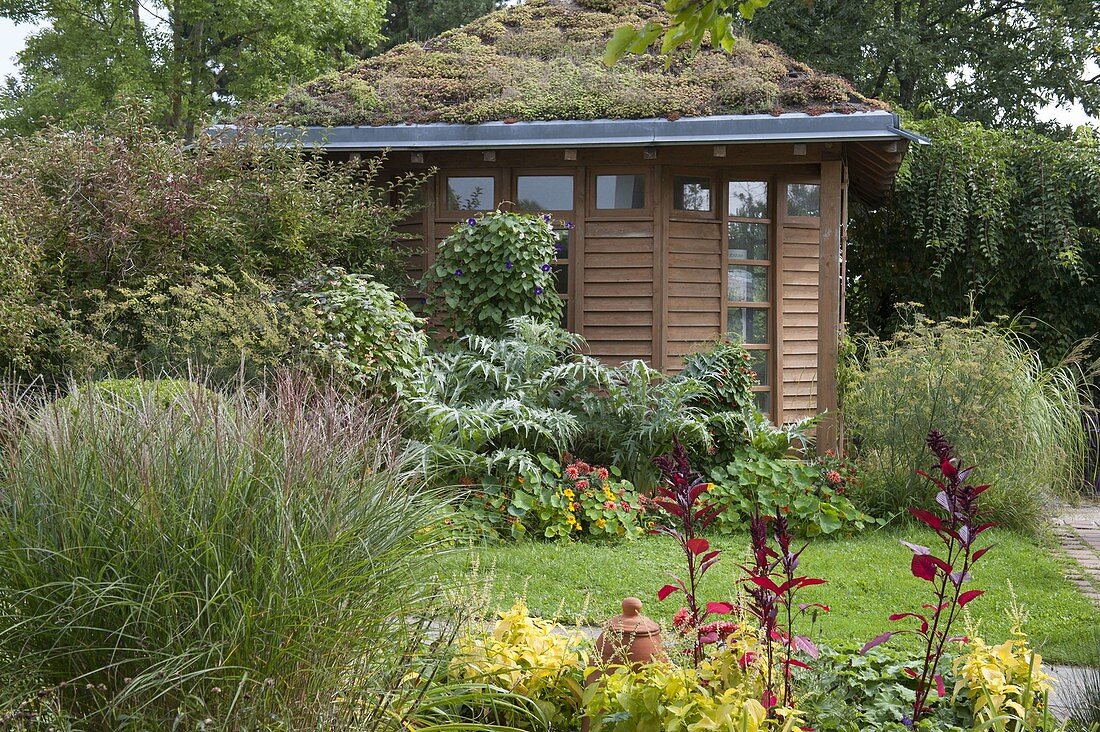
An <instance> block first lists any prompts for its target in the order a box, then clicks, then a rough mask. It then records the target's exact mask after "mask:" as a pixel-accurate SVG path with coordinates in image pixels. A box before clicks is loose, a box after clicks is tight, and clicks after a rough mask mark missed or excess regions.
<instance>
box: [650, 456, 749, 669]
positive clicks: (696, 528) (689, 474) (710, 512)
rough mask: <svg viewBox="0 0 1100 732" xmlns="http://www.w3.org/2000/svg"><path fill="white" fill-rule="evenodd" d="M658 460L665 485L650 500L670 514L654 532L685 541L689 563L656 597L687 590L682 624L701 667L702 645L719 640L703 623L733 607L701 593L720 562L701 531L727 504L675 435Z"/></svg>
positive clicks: (683, 544)
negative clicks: (711, 498)
mask: <svg viewBox="0 0 1100 732" xmlns="http://www.w3.org/2000/svg"><path fill="white" fill-rule="evenodd" d="M653 463H654V464H655V465H656V466H657V468H658V469H659V470H660V471H661V473H662V474H663V475H664V479H665V482H664V485H662V486H658V488H657V496H656V497H654V498H653V499H652V500H651V501H650V503H651V505H653V506H654V507H656V508H657V509H658V510H659V511H661V512H662V513H663V514H665V516H666V518H667V519H669V520H668V521H667V523H660V524H658V525H657V526H656V527H655V528H654V532H655V533H658V534H664V535H665V536H671V537H672V538H673V539H675V540H676V542H677V543H678V544H679V545H680V548H681V549H682V550H683V553H684V560H685V562H686V564H687V573H686V574H685V577H684V578H681V577H679V576H678V575H672V578H673V580H675V583H674V584H668V585H665V586H664V587H662V588H661V589H660V590H658V592H657V599H658V600H664V599H665V598H667V597H668V596H669V595H671V594H673V593H674V592H677V591H680V592H683V593H684V596H685V602H686V603H687V606H686V609H687V613H688V617H687V618H686V619H685V622H684V623H683V624H684V625H686V626H687V627H688V628H689V629H690V630H691V640H692V645H691V659H692V662H693V663H694V664H695V665H696V666H698V665H699V662H700V661H702V660H703V647H704V646H705V645H707V644H708V643H715V642H717V641H718V640H720V632H719V631H718V630H705V629H704V623H705V621H706V619H707V618H708V617H709V616H711V615H728V614H729V613H731V612H733V606H732V605H730V604H729V603H728V602H708V603H706V604H705V605H703V604H702V602H701V600H700V599H699V597H698V595H697V592H698V589H699V583H700V581H701V580H702V579H703V575H705V574H706V573H707V570H709V569H710V568H711V567H713V566H714V564H715V563H716V562H717V561H718V557H719V555H720V554H721V552H720V551H719V550H717V549H713V550H712V549H711V548H710V542H709V541H707V540H706V539H704V538H702V537H700V536H698V533H699V532H701V531H702V530H703V529H705V528H706V527H708V526H710V524H711V523H712V522H713V521H714V519H716V518H717V517H718V514H720V513H722V511H723V510H724V509H725V507H719V506H715V505H714V504H712V503H709V502H707V501H705V500H702V499H703V497H704V496H705V495H706V494H707V491H708V489H709V488H710V484H709V483H707V482H706V481H705V480H703V479H702V478H700V477H699V475H698V474H697V473H696V472H695V471H693V470H692V469H691V465H690V464H689V462H688V458H687V451H686V450H684V446H683V445H681V444H680V441H679V440H675V441H674V444H673V449H672V454H670V455H662V456H660V457H658V458H655V459H654V461H653Z"/></svg>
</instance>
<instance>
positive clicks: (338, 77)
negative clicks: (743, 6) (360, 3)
mask: <svg viewBox="0 0 1100 732" xmlns="http://www.w3.org/2000/svg"><path fill="white" fill-rule="evenodd" d="M662 12H663V11H661V9H660V4H659V3H656V2H649V1H648V0H526V2H523V3H522V4H519V5H515V6H511V7H508V8H505V9H503V10H498V11H496V12H493V13H490V14H489V15H486V16H484V17H482V18H479V19H478V20H475V21H474V22H472V23H470V24H469V25H466V26H463V27H461V28H456V29H454V30H450V31H447V32H446V33H443V34H442V35H440V36H437V37H436V38H433V39H431V40H428V41H426V42H424V43H406V44H404V45H401V46H398V47H396V48H394V49H392V50H390V51H388V52H387V53H385V54H382V55H380V56H377V57H375V58H371V59H368V60H366V61H364V62H362V63H360V64H358V65H357V66H354V67H352V68H350V69H347V70H344V71H340V72H336V73H332V74H327V75H325V76H321V77H319V78H317V79H314V80H313V81H311V82H309V83H307V84H305V85H302V86H296V87H294V88H292V89H291V90H290V91H289V92H288V93H287V94H286V96H285V97H284V98H282V99H281V100H279V101H277V102H275V103H274V104H272V105H271V106H269V107H268V108H267V109H266V110H265V111H264V112H263V113H262V115H261V121H262V122H265V123H275V122H278V123H284V124H291V125H303V126H305V125H320V126H336V125H384V124H402V123H427V122H460V123H478V122H487V121H505V122H508V121H519V120H568V119H576V120H582V119H605V118H606V119H647V118H653V117H668V118H672V119H675V118H676V117H680V116H708V115H717V114H752V113H771V114H780V113H783V112H808V113H810V114H820V113H823V112H855V111H864V110H868V109H880V108H883V107H884V105H883V104H882V103H881V102H878V101H875V100H869V99H867V98H865V97H862V96H860V95H859V94H857V93H856V92H855V91H854V90H853V89H852V87H851V85H850V84H849V83H848V82H847V81H845V80H844V79H841V78H840V77H837V76H832V75H828V74H819V73H817V72H815V71H814V70H813V69H811V68H809V67H808V66H805V65H804V64H801V63H798V62H796V61H793V60H792V59H790V58H788V57H787V56H786V55H785V54H784V53H783V52H782V51H780V50H779V49H778V48H777V47H775V46H774V45H771V44H768V43H753V42H751V41H748V40H741V41H739V42H738V43H737V45H736V46H735V47H734V50H733V52H732V53H726V52H724V51H722V50H717V49H714V48H710V47H708V46H706V45H704V47H703V48H702V49H701V50H700V51H699V52H698V53H697V54H696V55H695V56H693V57H689V56H686V55H679V56H676V57H674V58H673V59H672V61H671V63H668V62H667V61H666V59H664V58H662V57H660V56H658V55H657V54H656V53H653V52H651V53H650V54H648V55H642V56H628V57H626V58H624V59H623V60H622V61H620V62H619V63H618V64H616V65H615V66H613V67H611V68H608V67H606V66H604V64H603V63H602V58H603V54H604V47H605V46H606V44H607V41H608V40H609V39H610V38H611V35H612V34H613V33H614V31H615V29H616V28H618V27H619V26H621V25H624V24H631V25H641V24H643V23H644V22H645V21H646V20H649V19H654V18H657V19H660V16H661V14H662Z"/></svg>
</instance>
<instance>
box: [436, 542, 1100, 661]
mask: <svg viewBox="0 0 1100 732" xmlns="http://www.w3.org/2000/svg"><path fill="white" fill-rule="evenodd" d="M984 536H988V537H989V539H990V540H991V541H992V542H993V543H995V544H996V546H995V547H994V548H993V550H992V551H990V552H989V553H988V554H987V555H986V556H985V557H983V559H982V561H981V563H980V564H979V565H978V568H977V571H976V572H975V574H974V582H973V584H972V585H971V586H972V587H973V588H976V589H984V590H986V594H985V595H984V596H982V597H980V598H978V599H977V600H975V601H974V602H973V603H971V604H970V605H969V606H968V609H970V610H971V611H972V613H973V617H974V620H975V621H979V622H980V633H981V634H982V636H983V637H985V638H986V640H994V639H1001V638H1003V637H1004V636H1005V635H1006V633H1007V632H1008V628H1009V625H1010V620H1009V617H1008V609H1009V607H1010V605H1011V603H1012V594H1011V590H1010V583H1011V586H1012V587H1013V588H1014V589H1015V592H1016V597H1017V599H1018V601H1019V604H1020V606H1021V607H1022V608H1024V610H1025V611H1026V612H1027V614H1028V616H1029V621H1028V623H1027V625H1026V626H1025V627H1026V629H1027V631H1028V632H1029V634H1030V635H1031V638H1032V641H1033V643H1034V644H1035V646H1036V647H1037V649H1038V650H1039V652H1040V653H1042V654H1043V655H1044V657H1045V658H1046V659H1047V660H1050V661H1055V662H1062V663H1087V662H1088V661H1089V659H1090V658H1093V657H1094V656H1095V653H1096V650H1097V649H1096V648H1095V647H1093V648H1091V649H1090V648H1089V641H1088V638H1089V637H1091V636H1092V633H1091V632H1088V631H1090V630H1091V629H1093V628H1096V627H1098V625H1100V612H1098V611H1097V610H1096V608H1095V607H1094V606H1093V605H1092V604H1091V603H1089V601H1088V600H1086V599H1085V598H1084V597H1083V596H1082V595H1080V594H1079V593H1078V592H1077V591H1076V590H1075V589H1074V587H1073V586H1072V585H1071V584H1070V583H1069V582H1067V581H1066V580H1065V579H1064V578H1063V576H1062V566H1063V562H1064V561H1066V560H1065V559H1063V558H1061V557H1058V556H1056V555H1055V554H1054V553H1053V552H1052V551H1051V549H1049V548H1048V547H1045V546H1043V545H1042V543H1041V542H1038V541H1036V540H1035V539H1033V538H1031V537H1027V536H1024V535H1021V534H1016V533H1012V532H1009V531H1003V530H994V531H990V532H988V533H987V534H985V535H984ZM903 537H908V538H909V539H910V540H912V541H914V542H917V543H925V544H930V543H931V542H933V541H934V540H935V537H932V536H930V535H927V532H923V533H922V532H921V531H920V530H919V529H913V530H910V531H907V532H904V533H902V532H898V531H896V530H893V529H889V530H882V531H878V532H868V533H865V534H863V535H860V536H857V537H854V538H846V539H821V540H817V541H815V542H814V543H813V544H811V546H810V547H809V548H808V549H807V550H806V552H805V553H804V554H803V563H802V570H803V572H804V573H805V574H809V575H811V576H818V577H822V578H825V579H826V580H828V583H827V584H825V585H822V586H820V587H812V588H808V589H807V590H805V591H804V592H805V594H804V595H802V596H801V599H803V600H806V601H816V602H823V603H826V604H828V605H830V606H831V607H832V613H831V614H829V615H827V616H825V618H824V619H822V620H820V621H819V622H818V626H817V629H816V631H815V635H816V636H817V637H818V638H819V640H822V641H824V642H826V643H837V642H840V641H850V642H863V641H865V640H867V639H870V638H872V637H874V636H875V635H877V634H878V633H880V632H882V631H883V630H887V629H890V628H891V627H896V625H895V624H892V623H890V622H889V621H888V619H887V616H889V615H890V613H892V612H898V611H903V610H914V609H918V608H919V606H920V603H921V602H925V601H928V599H929V595H928V594H927V590H928V584H927V583H926V582H924V581H922V580H917V579H915V578H914V577H912V576H911V575H910V573H909V562H910V559H911V556H912V554H911V553H910V551H909V550H908V549H906V548H905V547H902V546H901V545H900V544H899V543H898V540H899V539H900V538H903ZM746 544H747V541H746V538H745V537H743V536H735V537H726V538H718V539H715V540H713V541H712V545H713V546H715V547H716V548H720V549H723V550H725V554H724V555H723V558H722V561H720V562H719V563H718V565H717V566H715V568H714V569H713V570H711V572H710V573H709V574H708V575H707V577H706V580H705V581H704V585H703V592H702V594H703V595H704V597H705V598H706V599H707V600H722V599H729V598H730V597H731V595H732V594H733V593H734V592H735V590H734V584H733V583H734V581H735V580H736V578H737V577H738V576H739V570H738V569H737V568H736V567H735V566H734V563H735V562H737V561H740V560H741V558H742V557H744V556H745V548H746ZM677 552H678V550H677V549H676V548H675V547H674V545H673V544H672V541H671V540H670V539H667V538H665V537H660V536H650V537H646V538H644V539H638V540H636V541H632V542H623V543H619V544H613V545H606V544H604V545H601V544H587V543H564V542H554V543H538V542H523V543H518V544H507V545H502V546H486V547H479V548H475V549H473V550H472V552H471V554H469V555H467V556H464V557H456V558H454V559H452V560H451V561H452V562H453V565H452V566H451V567H450V569H451V571H453V572H455V573H462V572H468V571H469V567H470V566H472V562H473V561H475V560H474V559H473V557H476V558H477V560H476V561H478V562H479V563H480V569H479V570H478V571H479V572H480V573H481V574H483V575H485V576H489V577H491V578H492V585H493V591H492V597H493V600H492V602H493V604H494V605H495V606H496V607H497V608H498V609H499V608H501V607H504V606H507V605H510V604H511V602H512V601H513V600H514V599H515V598H516V597H517V596H519V597H525V598H526V600H527V602H528V605H529V606H530V608H531V610H532V612H534V613H536V614H539V615H542V616H544V617H552V618H555V619H557V620H559V621H561V622H565V623H574V622H577V621H578V619H579V621H580V622H583V623H588V624H597V623H599V622H600V621H601V620H602V619H604V618H606V617H608V616H609V615H613V614H615V613H617V612H619V609H618V606H619V602H620V600H621V599H622V598H623V597H627V596H630V595H636V596H638V597H640V598H642V599H643V600H644V601H645V612H646V613H647V614H648V615H650V616H652V617H653V618H655V619H657V620H660V621H662V622H663V623H664V624H666V625H667V624H668V622H669V620H670V619H671V617H672V613H673V612H675V610H676V609H677V608H678V607H679V604H678V602H677V599H678V598H679V597H680V596H679V595H678V594H676V595H673V596H672V597H670V598H669V599H668V600H666V601H665V602H663V603H659V602H658V601H657V598H656V591H657V589H658V588H659V587H660V586H661V585H663V584H665V581H666V577H667V573H668V572H669V571H677V570H678V569H679V568H680V566H681V565H680V557H679V556H678V553H677ZM905 640H907V639H898V640H896V641H895V642H898V643H904V642H905ZM1093 643H1095V641H1093Z"/></svg>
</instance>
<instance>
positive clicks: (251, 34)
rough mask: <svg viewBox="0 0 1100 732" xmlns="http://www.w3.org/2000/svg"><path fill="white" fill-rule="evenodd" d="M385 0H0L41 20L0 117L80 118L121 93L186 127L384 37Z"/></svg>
mask: <svg viewBox="0 0 1100 732" xmlns="http://www.w3.org/2000/svg"><path fill="white" fill-rule="evenodd" d="M385 6H386V0H357V1H356V2H343V1H342V0H304V1H303V0H299V1H296V2H289V1H288V0H149V1H148V2H145V1H144V0H106V1H104V0H42V1H40V2H28V0H0V16H2V17H6V18H10V19H11V20H13V21H15V22H20V23H38V24H42V25H43V26H44V27H43V29H42V30H39V31H37V32H35V33H33V34H32V35H31V36H30V37H29V38H28V39H27V45H26V48H24V50H23V51H22V52H21V53H20V54H19V56H18V64H19V71H20V78H19V80H18V81H15V80H12V79H9V80H8V81H7V84H6V88H5V89H4V90H3V92H2V94H0V115H2V116H0V126H2V127H4V128H7V129H8V130H9V131H12V132H27V131H29V130H33V129H37V128H40V127H43V126H46V125H48V124H52V123H59V122H60V123H64V124H65V125H67V126H79V125H81V124H85V123H88V122H90V121H92V120H94V119H96V118H97V117H99V116H100V115H102V114H103V113H104V111H105V110H107V109H109V108H111V107H112V106H114V105H115V104H116V103H117V101H118V100H119V99H120V98H124V97H132V98H137V99H141V100H144V101H145V102H146V103H147V104H148V105H149V107H150V108H151V109H152V110H153V111H154V113H155V116H156V119H157V120H158V122H159V123H160V124H161V125H162V126H163V127H165V128H167V129H171V130H174V131H177V132H179V133H182V134H184V135H190V134H192V133H193V131H194V127H195V125H196V123H197V122H198V121H199V120H200V119H201V118H203V117H204V116H206V115H208V114H210V113H217V112H220V111H224V110H227V109H231V108H233V107H234V106H236V105H237V104H239V103H240V102H243V101H247V100H254V99H263V98H265V97H267V96H271V95H274V94H277V93H280V92H282V91H284V90H285V88H286V85H287V84H288V83H290V82H292V81H294V80H295V79H299V80H302V79H308V78H311V77H313V76H316V75H318V74H320V73H322V72H324V71H326V70H329V69H332V68H335V67H337V66H339V65H341V64H342V63H343V62H344V60H345V59H346V58H347V57H348V56H349V54H348V52H347V50H346V49H347V48H348V47H349V45H354V46H356V47H360V48H369V47H371V46H373V45H375V44H377V43H378V42H379V41H380V39H381V33H380V31H381V27H382V22H383V16H384V10H385Z"/></svg>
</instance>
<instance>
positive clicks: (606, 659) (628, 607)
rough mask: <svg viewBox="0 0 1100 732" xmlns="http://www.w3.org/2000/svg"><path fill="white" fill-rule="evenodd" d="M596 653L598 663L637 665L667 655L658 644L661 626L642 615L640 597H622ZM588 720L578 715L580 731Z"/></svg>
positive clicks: (596, 673)
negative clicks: (620, 606) (616, 613)
mask: <svg viewBox="0 0 1100 732" xmlns="http://www.w3.org/2000/svg"><path fill="white" fill-rule="evenodd" d="M596 653H598V654H599V655H600V667H601V668H607V667H608V666H626V665H627V664H629V665H631V666H634V667H638V666H641V665H643V664H646V663H651V662H652V661H656V660H660V659H663V658H666V656H665V649H664V646H663V645H662V644H661V626H659V625H657V623H655V622H653V621H652V620H650V619H649V618H647V617H646V616H645V615H642V601H641V600H639V599H638V598H636V597H628V598H626V599H625V600H623V614H622V615H616V616H615V617H613V618H611V619H610V620H608V621H607V624H606V625H605V626H604V629H603V632H602V633H600V637H599V638H597V639H596ZM601 675H602V673H601V672H600V671H598V670H597V671H593V672H592V673H591V674H589V675H588V678H586V679H585V680H584V683H585V684H586V685H587V684H591V683H593V682H596V681H599V678H600V676H601ZM590 723H591V720H589V719H588V717H583V718H582V719H581V732H588V729H589V725H590Z"/></svg>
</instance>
